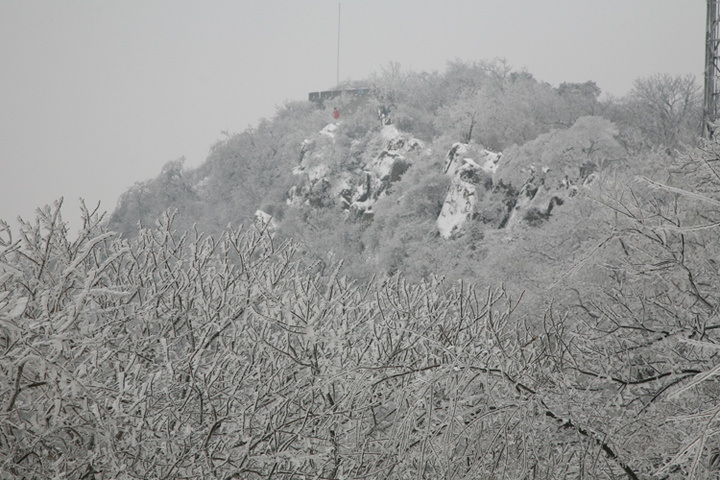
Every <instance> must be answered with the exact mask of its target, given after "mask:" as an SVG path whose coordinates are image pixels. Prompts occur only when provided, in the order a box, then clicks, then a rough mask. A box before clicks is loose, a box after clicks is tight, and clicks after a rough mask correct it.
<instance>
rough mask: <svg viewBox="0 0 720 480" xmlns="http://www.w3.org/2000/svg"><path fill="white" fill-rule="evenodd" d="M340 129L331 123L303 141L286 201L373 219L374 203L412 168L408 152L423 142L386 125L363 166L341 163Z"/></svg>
mask: <svg viewBox="0 0 720 480" xmlns="http://www.w3.org/2000/svg"><path fill="white" fill-rule="evenodd" d="M337 128H338V126H337V124H330V125H328V126H326V127H325V128H323V130H321V131H320V132H319V134H318V135H317V136H316V137H315V138H313V139H307V140H305V141H303V142H302V144H301V148H300V150H301V153H300V158H301V161H300V164H299V165H298V166H297V167H295V168H294V169H293V173H294V174H295V175H297V176H298V177H299V178H298V182H297V183H296V185H295V186H293V187H292V189H291V190H290V192H289V193H288V199H287V203H288V204H290V205H295V206H297V205H303V204H305V205H311V206H329V205H333V204H335V205H339V206H340V208H342V209H344V210H348V211H350V212H352V213H354V214H356V215H358V216H361V217H363V218H371V217H372V215H371V214H369V211H370V210H371V209H372V206H373V204H374V203H375V202H376V201H377V200H378V198H380V197H381V196H382V195H384V194H386V193H387V191H388V189H389V188H390V187H391V185H392V184H393V183H394V182H396V181H398V180H399V179H400V178H401V176H402V175H403V173H405V171H407V169H408V168H409V167H410V165H411V163H412V162H411V159H410V157H409V156H408V154H409V153H410V152H417V151H419V150H422V149H423V145H422V143H421V142H420V141H419V140H417V139H414V138H411V137H409V136H408V135H405V134H403V133H401V132H400V131H398V130H397V128H396V127H395V126H394V125H386V126H384V127H383V129H382V130H381V131H380V132H379V135H378V136H377V138H376V139H375V141H374V144H375V145H377V146H378V147H379V153H378V154H377V155H374V156H373V157H371V160H369V161H367V162H366V163H365V164H364V165H363V164H359V165H355V166H353V165H352V164H350V163H348V164H344V165H338V159H337V158H335V157H336V152H335V151H334V150H333V142H334V141H335V131H336V130H337ZM365 213H368V215H365Z"/></svg>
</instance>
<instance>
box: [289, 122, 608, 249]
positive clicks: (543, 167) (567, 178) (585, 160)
mask: <svg viewBox="0 0 720 480" xmlns="http://www.w3.org/2000/svg"><path fill="white" fill-rule="evenodd" d="M598 122H601V123H602V122H606V121H604V120H602V121H601V120H599V119H594V117H586V118H585V119H580V121H578V126H577V127H576V126H573V127H571V128H570V129H568V130H564V131H558V132H553V133H551V134H547V135H545V136H541V137H539V138H538V139H537V140H534V141H533V142H530V143H528V144H527V145H525V146H523V147H515V149H514V150H511V152H510V153H509V154H508V153H506V154H502V153H497V152H491V151H489V150H486V149H484V148H482V147H481V146H479V145H476V144H463V143H456V144H454V145H452V147H451V148H450V150H449V151H448V153H447V155H446V158H445V164H444V167H443V171H444V174H445V175H447V176H449V177H450V178H451V183H450V187H449V189H448V191H447V195H446V197H445V201H444V204H443V206H442V210H441V212H440V214H439V216H438V218H437V222H436V226H437V230H438V232H439V234H440V235H441V236H442V237H443V238H445V239H451V238H454V237H458V236H461V235H463V234H464V233H465V232H466V231H467V230H468V228H467V227H468V226H469V225H470V224H471V222H474V223H473V225H477V224H479V225H480V226H481V227H482V228H483V229H490V230H498V229H508V230H512V229H513V228H516V227H518V226H519V225H525V226H530V227H534V226H539V225H541V224H542V223H543V222H544V221H546V220H547V219H548V218H549V217H550V215H551V214H552V213H553V212H555V209H557V208H558V207H560V206H562V205H564V204H565V203H566V202H568V201H569V200H570V199H571V198H573V197H574V196H575V195H577V193H578V191H579V189H581V188H583V187H584V186H587V185H589V184H590V183H592V180H593V178H594V175H595V172H596V170H597V169H598V168H599V165H601V164H602V159H603V158H604V157H603V155H605V156H607V153H608V151H612V149H614V148H616V147H617V144H616V142H615V143H613V142H614V139H613V135H612V133H613V130H612V128H610V127H609V126H608V125H605V124H599V123H598ZM606 123H608V124H609V122H606ZM609 125H611V124H609ZM336 128H337V125H335V124H330V125H328V126H327V127H325V128H324V129H323V130H322V131H321V132H319V133H318V135H317V136H316V138H313V139H309V140H306V141H305V142H303V145H302V152H301V161H300V164H299V165H298V167H296V168H295V170H294V173H295V174H296V175H297V178H298V182H297V184H296V185H295V186H294V187H293V188H292V189H291V191H290V192H289V195H288V200H287V202H288V204H290V205H295V206H297V205H310V206H313V207H323V206H336V207H339V208H341V209H342V210H345V211H347V212H348V213H349V214H351V215H355V216H356V217H361V218H365V219H371V218H372V217H373V205H374V204H375V203H376V202H377V200H378V199H379V198H381V197H382V196H384V195H388V194H389V193H391V190H392V185H393V183H395V182H397V181H398V180H400V178H401V177H402V175H403V174H404V173H405V172H406V171H407V169H408V168H410V167H411V166H412V158H417V157H415V155H418V154H428V155H432V152H431V151H430V150H429V149H426V148H425V147H424V146H423V144H422V143H421V142H420V141H418V140H417V139H414V138H411V137H409V136H408V135H405V134H403V133H401V132H399V131H398V130H397V128H395V127H394V126H393V125H386V126H384V127H383V129H382V130H381V131H380V133H379V138H378V141H377V142H376V144H378V145H381V148H379V151H378V152H377V153H375V154H373V156H372V160H370V161H368V162H366V163H365V164H364V165H359V166H355V167H353V166H351V165H348V166H343V165H342V164H338V163H337V161H335V162H334V163H333V161H331V159H332V158H333V155H334V150H333V144H334V141H335V130H336ZM598 132H600V133H598ZM608 132H609V133H608ZM602 142H605V144H606V145H604V146H603V147H602V149H598V148H597V146H598V145H600V144H601V143H602ZM601 150H602V155H599V154H598V153H597V152H600V151H601ZM335 160H337V159H335Z"/></svg>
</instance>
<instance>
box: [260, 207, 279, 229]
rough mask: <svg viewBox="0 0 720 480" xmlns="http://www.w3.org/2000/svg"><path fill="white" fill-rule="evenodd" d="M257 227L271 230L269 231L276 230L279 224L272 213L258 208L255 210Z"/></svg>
mask: <svg viewBox="0 0 720 480" xmlns="http://www.w3.org/2000/svg"><path fill="white" fill-rule="evenodd" d="M254 224H255V228H257V229H258V230H266V229H267V230H269V231H275V230H276V229H277V224H276V223H275V219H274V218H273V216H272V215H270V214H269V213H265V212H263V211H262V210H256V211H255V222H254Z"/></svg>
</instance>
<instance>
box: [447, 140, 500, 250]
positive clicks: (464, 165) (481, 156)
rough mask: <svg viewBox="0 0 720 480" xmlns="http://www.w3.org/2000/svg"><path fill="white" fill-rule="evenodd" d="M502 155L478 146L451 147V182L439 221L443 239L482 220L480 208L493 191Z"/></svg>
mask: <svg viewBox="0 0 720 480" xmlns="http://www.w3.org/2000/svg"><path fill="white" fill-rule="evenodd" d="M501 156H502V155H501V154H500V153H495V152H490V151H488V150H485V149H483V148H480V147H478V146H477V145H468V144H464V143H455V144H454V145H453V146H452V148H450V151H449V152H448V154H447V156H446V157H445V168H444V171H445V174H446V175H448V176H450V177H451V178H452V183H451V184H450V188H449V190H448V193H447V195H446V197H445V202H444V203H443V206H442V210H441V211H440V215H439V216H438V219H437V228H438V231H439V232H440V235H441V236H442V237H443V238H446V239H447V238H451V237H452V236H453V235H457V234H459V233H461V232H462V230H463V227H464V225H465V224H466V223H467V222H468V221H470V220H473V219H476V218H478V217H481V218H482V217H483V212H481V211H479V208H478V205H479V202H480V201H481V200H482V199H483V198H485V197H486V195H487V194H488V192H491V191H492V190H493V173H494V172H495V170H496V169H497V165H498V162H499V161H500V158H501Z"/></svg>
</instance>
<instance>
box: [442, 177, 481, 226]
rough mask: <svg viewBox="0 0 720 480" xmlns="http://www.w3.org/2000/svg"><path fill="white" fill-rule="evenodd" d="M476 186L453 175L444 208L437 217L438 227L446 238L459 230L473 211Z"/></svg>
mask: <svg viewBox="0 0 720 480" xmlns="http://www.w3.org/2000/svg"><path fill="white" fill-rule="evenodd" d="M476 202H477V200H476V198H475V186H474V185H472V184H471V183H468V182H465V181H463V180H460V179H459V178H458V177H453V181H452V184H451V185H450V189H449V191H448V194H447V196H446V197H445V203H443V207H442V210H441V211H440V215H439V216H438V219H437V227H438V231H439V232H440V235H442V237H443V238H444V239H446V240H447V239H448V238H450V237H451V236H452V235H453V233H455V232H456V231H458V230H459V229H460V228H461V227H462V225H463V224H464V223H465V221H466V220H467V218H468V215H469V214H471V213H472V211H473V208H474V207H475V203H476Z"/></svg>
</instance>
